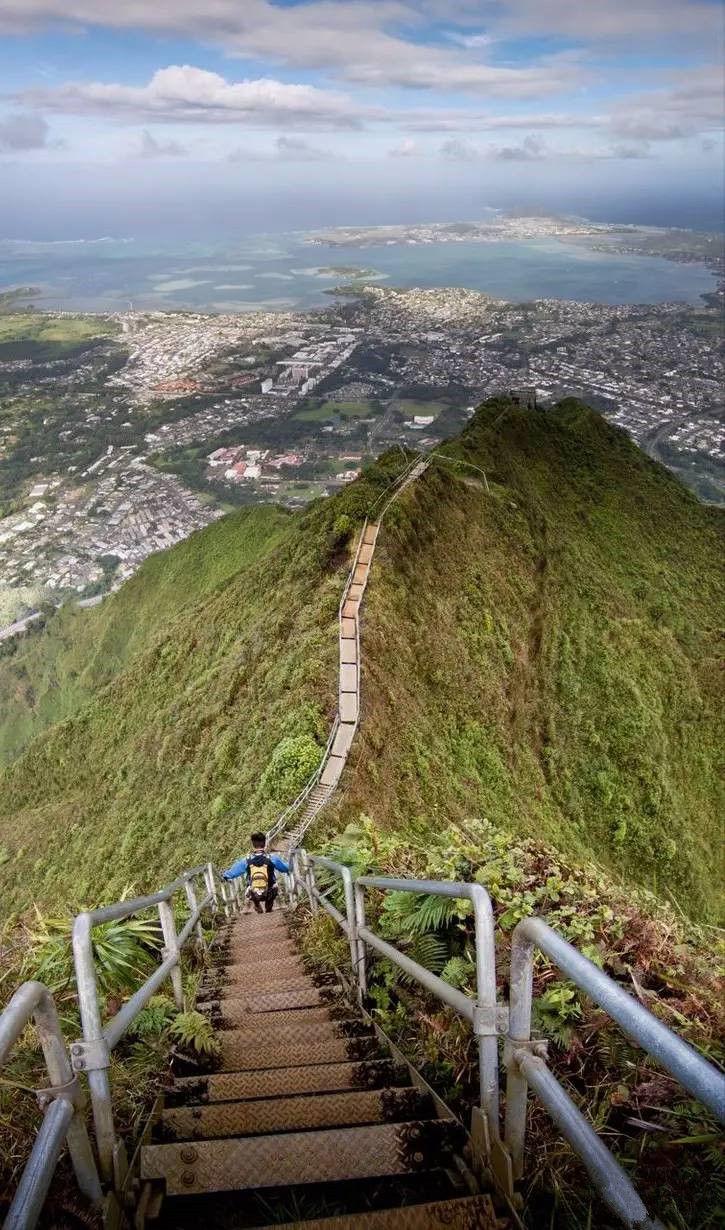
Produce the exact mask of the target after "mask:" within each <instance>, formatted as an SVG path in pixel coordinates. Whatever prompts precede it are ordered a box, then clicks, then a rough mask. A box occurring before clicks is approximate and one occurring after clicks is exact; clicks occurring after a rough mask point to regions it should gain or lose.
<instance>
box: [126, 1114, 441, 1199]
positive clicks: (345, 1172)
mask: <svg viewBox="0 0 725 1230" xmlns="http://www.w3.org/2000/svg"><path fill="white" fill-rule="evenodd" d="M457 1137H458V1132H457V1131H456V1126H455V1125H454V1124H452V1123H450V1122H448V1121H446V1120H443V1119H433V1120H423V1121H418V1122H413V1123H399V1124H387V1123H385V1124H377V1125H375V1126H373V1127H352V1128H342V1129H340V1128H336V1129H333V1130H329V1131H323V1132H289V1133H286V1134H284V1135H281V1136H280V1135H272V1136H251V1137H245V1138H243V1139H241V1140H240V1139H231V1140H198V1141H195V1142H194V1143H193V1144H170V1145H146V1146H145V1147H144V1148H143V1149H142V1150H141V1178H142V1179H164V1180H165V1181H166V1193H167V1195H169V1196H178V1195H183V1194H188V1195H191V1194H192V1193H194V1192H220V1191H246V1190H249V1189H250V1188H255V1189H258V1188H261V1187H264V1188H267V1187H283V1186H284V1187H287V1186H289V1185H290V1184H300V1183H335V1182H339V1181H340V1180H342V1179H367V1178H376V1177H377V1176H382V1175H393V1174H415V1173H418V1172H420V1171H423V1170H435V1169H438V1168H439V1167H440V1166H441V1163H442V1161H443V1160H444V1157H445V1154H446V1153H447V1152H450V1151H451V1149H452V1148H453V1147H454V1144H455V1143H456V1141H457Z"/></svg>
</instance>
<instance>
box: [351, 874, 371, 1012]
mask: <svg viewBox="0 0 725 1230" xmlns="http://www.w3.org/2000/svg"><path fill="white" fill-rule="evenodd" d="M354 887H355V928H356V930H357V939H358V962H357V981H358V986H359V988H360V1002H361V1003H362V1001H363V1000H364V998H365V996H366V995H367V993H368V960H367V949H366V948H365V943H364V940H363V938H362V932H363V931H364V930H366V929H367V924H366V921H365V890H364V888H363V886H362V884H361V883H360V882H359V880H356V881H355V886H354Z"/></svg>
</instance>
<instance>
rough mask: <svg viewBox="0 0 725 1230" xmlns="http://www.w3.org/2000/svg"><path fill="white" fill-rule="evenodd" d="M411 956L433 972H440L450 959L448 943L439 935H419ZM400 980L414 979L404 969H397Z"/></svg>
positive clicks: (410, 953)
mask: <svg viewBox="0 0 725 1230" xmlns="http://www.w3.org/2000/svg"><path fill="white" fill-rule="evenodd" d="M408 955H409V956H411V957H412V958H413V960H414V961H417V962H418V964H419V965H423V966H424V967H425V968H426V969H428V970H430V971H431V973H432V974H437V973H439V971H440V970H442V969H443V966H444V965H445V963H446V961H447V960H448V945H447V943H446V941H445V940H444V939H442V938H441V937H440V936H439V935H432V934H428V935H418V936H416V937H415V939H414V941H413V943H412V944H411V946H410V950H409V953H408ZM396 977H397V981H398V982H404V983H409V982H413V981H414V979H413V978H412V977H411V975H410V974H406V973H404V972H403V971H402V970H397V971H396Z"/></svg>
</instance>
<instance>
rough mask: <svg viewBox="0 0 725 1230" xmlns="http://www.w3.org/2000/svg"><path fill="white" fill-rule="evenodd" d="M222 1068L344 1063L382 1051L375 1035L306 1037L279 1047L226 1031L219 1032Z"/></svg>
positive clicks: (370, 1056) (236, 1068)
mask: <svg viewBox="0 0 725 1230" xmlns="http://www.w3.org/2000/svg"><path fill="white" fill-rule="evenodd" d="M219 1041H220V1043H221V1051H220V1060H221V1071H222V1072H236V1071H238V1070H239V1069H240V1068H255V1069H263V1068H278V1067H279V1068H282V1067H288V1068H296V1067H298V1066H300V1065H302V1064H310V1063H322V1064H325V1063H344V1062H345V1061H346V1060H355V1059H370V1058H372V1057H373V1056H374V1055H375V1054H376V1052H377V1051H378V1043H377V1040H376V1039H375V1038H332V1039H325V1040H324V1041H320V1042H312V1040H311V1039H309V1038H307V1037H305V1038H304V1039H302V1040H300V1039H298V1040H297V1041H296V1042H290V1043H289V1044H285V1045H284V1046H282V1047H278V1046H277V1045H275V1043H274V1042H272V1043H271V1044H270V1043H268V1042H255V1041H250V1042H245V1041H244V1040H243V1039H242V1038H241V1037H240V1036H239V1034H237V1033H236V1031H235V1035H234V1039H233V1040H232V1039H231V1038H230V1035H229V1034H228V1033H226V1032H223V1033H220V1034H219Z"/></svg>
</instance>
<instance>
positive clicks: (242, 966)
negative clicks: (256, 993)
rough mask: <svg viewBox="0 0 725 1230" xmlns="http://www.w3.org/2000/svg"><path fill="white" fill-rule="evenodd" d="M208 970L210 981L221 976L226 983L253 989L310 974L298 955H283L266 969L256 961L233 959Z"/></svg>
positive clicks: (292, 980) (260, 988)
mask: <svg viewBox="0 0 725 1230" xmlns="http://www.w3.org/2000/svg"><path fill="white" fill-rule="evenodd" d="M208 972H209V974H210V975H211V977H210V979H209V981H211V982H218V981H219V979H220V978H223V979H224V981H225V982H227V983H233V982H242V983H245V984H246V986H247V987H251V988H254V989H255V990H256V989H257V988H258V989H259V990H260V991H266V990H268V989H269V988H271V987H273V986H277V984H278V983H280V982H299V981H300V980H302V979H304V978H310V977H311V976H312V975H310V974H308V972H307V970H306V969H305V966H304V965H303V963H302V961H301V960H300V958H299V957H285V959H284V960H283V961H280V962H278V963H275V964H274V965H270V966H268V967H267V968H266V969H265V968H264V967H262V966H260V965H259V964H258V963H257V964H253V963H252V962H250V961H234V962H233V963H230V964H229V965H223V966H222V965H220V966H216V967H214V966H209V967H208ZM205 981H206V980H205Z"/></svg>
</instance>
